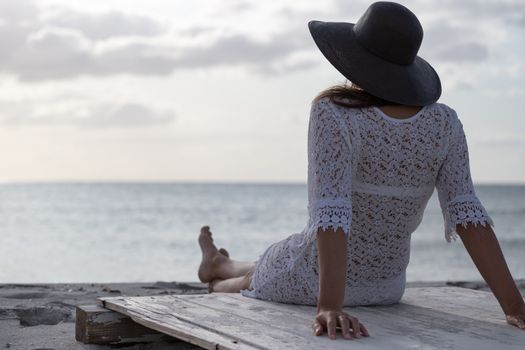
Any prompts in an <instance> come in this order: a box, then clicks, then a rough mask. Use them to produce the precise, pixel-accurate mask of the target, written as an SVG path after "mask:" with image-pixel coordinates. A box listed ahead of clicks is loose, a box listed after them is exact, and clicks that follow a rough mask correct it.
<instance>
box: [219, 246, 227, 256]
mask: <svg viewBox="0 0 525 350" xmlns="http://www.w3.org/2000/svg"><path fill="white" fill-rule="evenodd" d="M219 253H221V254H222V255H224V256H226V257H228V258H229V257H230V253H228V251H227V250H226V249H224V248H220V249H219Z"/></svg>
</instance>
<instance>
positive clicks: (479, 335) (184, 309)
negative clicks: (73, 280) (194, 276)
mask: <svg viewBox="0 0 525 350" xmlns="http://www.w3.org/2000/svg"><path fill="white" fill-rule="evenodd" d="M99 302H100V304H101V306H103V307H104V308H106V309H109V310H113V311H116V312H117V313H119V314H122V315H127V316H129V317H130V318H131V319H132V320H133V321H134V322H136V323H137V324H139V325H142V326H145V327H147V328H148V329H151V330H155V331H158V332H160V333H164V334H167V335H170V336H172V337H175V338H178V339H181V340H184V341H186V342H189V343H192V344H195V345H198V346H200V347H202V348H205V349H301V350H305V349H322V348H329V349H350V348H351V349H440V350H441V349H465V350H467V349H468V350H471V349H478V350H481V349H490V350H492V349H520V350H522V349H524V348H525V331H523V330H520V329H518V328H516V327H513V326H511V325H508V324H507V323H506V322H505V317H504V314H503V312H502V311H501V309H500V307H499V305H498V303H497V301H496V299H495V298H494V296H493V294H492V293H489V292H482V291H475V290H470V289H464V288H458V287H440V288H407V289H406V291H405V294H404V296H403V299H402V300H401V303H399V304H396V305H390V306H365V307H363V306H361V307H352V308H345V311H346V312H348V313H350V314H352V315H355V316H356V317H358V318H359V320H360V321H361V322H362V323H363V324H364V325H365V326H366V327H367V329H368V330H369V332H370V335H371V336H370V337H364V338H359V339H355V340H346V339H343V338H342V337H341V335H340V333H339V332H338V334H337V340H331V339H329V338H328V337H327V336H326V335H324V336H321V337H316V336H314V335H313V334H312V329H311V324H312V322H313V320H314V317H315V307H313V306H299V305H289V304H281V303H273V302H268V301H261V300H257V299H252V298H247V297H243V296H241V295H240V294H228V293H212V294H201V295H163V296H146V297H108V298H100V299H99ZM77 326H78V324H77Z"/></svg>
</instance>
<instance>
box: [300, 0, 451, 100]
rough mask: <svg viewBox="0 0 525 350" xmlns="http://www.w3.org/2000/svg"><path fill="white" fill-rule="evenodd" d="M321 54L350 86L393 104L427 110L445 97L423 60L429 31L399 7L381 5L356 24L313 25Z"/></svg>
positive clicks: (384, 2)
mask: <svg viewBox="0 0 525 350" xmlns="http://www.w3.org/2000/svg"><path fill="white" fill-rule="evenodd" d="M308 28H309V29H310V33H311V34H312V37H313V39H314V41H315V43H316V44H317V46H318V47H319V50H321V52H322V53H323V55H324V56H325V57H326V58H327V59H328V61H330V63H331V64H332V65H333V66H334V67H335V68H336V69H337V70H338V71H339V72H340V73H341V74H343V75H344V76H345V77H346V78H347V79H348V80H350V81H351V82H353V83H355V84H357V85H359V86H360V87H361V88H362V89H364V90H365V91H366V92H368V93H370V94H372V95H374V96H376V97H379V98H382V99H384V100H387V101H391V102H396V103H400V104H406V105H413V106H424V105H428V104H431V103H433V102H436V101H437V100H438V99H439V96H440V95H441V82H440V80H439V76H438V74H437V73H436V71H435V70H434V68H432V66H431V65H430V64H429V63H428V62H427V61H425V60H424V59H423V58H421V57H419V56H417V52H418V50H419V47H420V46H421V41H422V40H423V28H422V26H421V23H419V20H418V19H417V17H416V15H414V14H413V13H412V12H411V11H410V10H409V9H407V8H406V7H404V6H403V5H400V4H398V3H395V2H387V1H379V2H375V3H373V4H372V5H370V7H368V9H367V10H366V12H365V13H364V14H363V15H362V16H361V17H360V18H359V20H358V21H357V22H356V23H355V24H354V23H347V22H323V21H310V22H308Z"/></svg>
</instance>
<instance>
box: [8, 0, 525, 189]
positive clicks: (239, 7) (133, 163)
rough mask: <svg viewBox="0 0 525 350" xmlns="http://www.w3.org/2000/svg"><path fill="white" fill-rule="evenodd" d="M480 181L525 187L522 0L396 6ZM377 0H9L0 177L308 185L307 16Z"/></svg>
mask: <svg viewBox="0 0 525 350" xmlns="http://www.w3.org/2000/svg"><path fill="white" fill-rule="evenodd" d="M400 3H402V4H404V5H405V6H407V7H408V8H409V9H411V10H412V11H413V12H414V13H415V14H416V15H417V16H418V18H419V20H420V21H421V24H422V26H423V29H424V38H423V43H422V46H421V48H420V51H419V55H420V56H421V57H423V58H424V59H426V60H427V61H428V62H430V63H431V64H432V66H433V67H434V68H435V69H436V71H437V72H438V74H439V75H440V77H441V81H442V85H443V94H442V96H441V98H440V100H439V102H443V103H446V104H448V105H450V106H451V107H453V108H454V109H455V110H456V111H457V113H458V115H459V117H460V119H461V121H462V123H463V125H464V129H465V132H466V134H467V140H468V145H469V150H470V164H471V172H472V177H473V180H474V182H475V183H525V115H524V112H523V104H522V101H524V98H525V44H524V41H523V37H524V36H525V1H523V0H520V1H511V0H498V1H496V0H483V1H482V0H462V1H457V0H456V1H454V0H439V1H430V0H427V1H425V0H417V1H400ZM370 4H371V2H369V1H361V0H352V1H348V0H347V1H342V0H332V1H302V0H279V1H237V0H235V1H234V0H205V1H204V0H192V1H182V0H177V1H168V0H165V1H160V0H141V1H139V0H103V1H100V0H90V1H79V0H16V1H13V0H0V182H40V181H189V182H248V181H249V182H251V181H255V182H301V183H304V182H305V181H306V169H307V155H306V140H307V127H308V118H309V111H310V103H311V100H312V99H313V97H314V96H315V95H316V94H317V93H318V92H320V91H321V90H323V89H324V88H326V87H329V86H331V85H335V84H339V83H343V82H345V78H344V77H343V76H342V75H341V74H340V73H339V72H338V71H337V70H336V69H335V68H333V67H332V66H331V65H330V64H329V63H328V61H327V60H326V59H325V58H324V56H322V54H321V53H320V51H319V50H318V49H317V47H316V45H315V43H314V42H313V40H312V38H311V36H310V33H309V31H308V27H307V24H308V21H310V20H313V19H316V20H322V21H344V22H351V23H355V21H357V19H358V18H359V17H360V16H361V14H362V13H363V12H364V11H365V10H366V8H367V7H368V6H369V5H370Z"/></svg>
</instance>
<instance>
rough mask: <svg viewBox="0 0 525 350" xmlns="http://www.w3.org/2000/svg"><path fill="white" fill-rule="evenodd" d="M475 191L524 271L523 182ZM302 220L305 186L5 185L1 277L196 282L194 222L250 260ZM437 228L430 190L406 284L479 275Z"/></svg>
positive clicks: (0, 193) (0, 204) (0, 196)
mask: <svg viewBox="0 0 525 350" xmlns="http://www.w3.org/2000/svg"><path fill="white" fill-rule="evenodd" d="M476 193H477V195H478V197H479V198H480V200H481V202H482V203H483V205H484V206H485V208H486V209H487V211H488V213H489V214H490V215H491V216H492V218H493V220H494V223H495V232H496V236H497V237H498V240H499V243H500V246H501V249H502V251H503V253H504V256H505V258H506V260H507V263H508V265H509V269H510V271H511V273H512V275H513V277H514V278H515V279H518V278H525V186H517V185H481V184H480V185H477V186H476ZM307 219H308V217H307V188H306V184H291V183H282V184H276V183H3V184H0V283H88V282H100V283H107V282H155V281H179V282H180V281H184V282H192V281H197V280H198V278H197V268H198V266H199V262H200V259H201V253H200V249H199V246H198V243H197V237H198V234H199V230H200V228H201V226H203V225H209V226H210V228H211V232H212V234H213V238H214V241H215V243H216V245H217V246H218V247H224V248H226V249H227V250H228V251H229V253H230V256H231V257H232V258H233V259H237V260H247V261H255V260H256V259H257V258H258V257H259V256H260V255H261V254H262V253H263V252H264V250H265V249H266V248H267V247H268V246H269V245H270V244H272V243H274V242H277V241H279V240H282V239H284V238H286V237H288V236H289V235H291V234H293V233H297V232H301V231H302V229H303V228H304V227H305V225H306V222H307ZM443 226H444V225H443V216H442V213H441V210H440V207H439V203H438V200H437V193H436V192H434V194H433V196H432V198H431V199H430V201H429V203H428V205H427V208H426V211H425V214H424V217H423V221H422V223H421V225H420V226H419V227H418V229H417V230H416V231H415V232H414V233H413V234H412V237H411V253H410V254H411V255H410V263H409V266H408V269H407V281H410V282H415V281H445V280H455V281H457V280H481V279H482V278H481V276H480V274H479V272H478V271H477V269H476V267H475V265H474V264H473V262H472V260H471V259H470V257H469V255H468V253H467V251H466V250H465V248H464V246H463V244H462V242H461V240H460V239H458V240H456V241H453V242H451V243H447V242H446V241H445V237H444V228H443ZM489 259H490V257H489Z"/></svg>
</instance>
